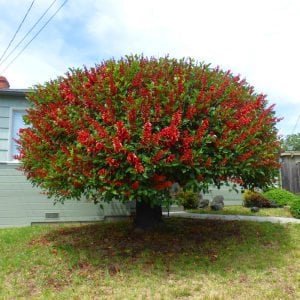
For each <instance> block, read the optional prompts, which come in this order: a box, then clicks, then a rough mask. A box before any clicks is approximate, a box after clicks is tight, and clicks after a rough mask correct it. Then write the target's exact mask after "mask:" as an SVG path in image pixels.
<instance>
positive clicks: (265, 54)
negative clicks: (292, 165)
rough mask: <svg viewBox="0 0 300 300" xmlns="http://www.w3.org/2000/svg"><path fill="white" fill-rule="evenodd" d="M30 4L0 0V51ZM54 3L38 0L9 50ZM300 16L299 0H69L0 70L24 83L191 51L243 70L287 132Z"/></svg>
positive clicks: (296, 103) (294, 98)
mask: <svg viewBox="0 0 300 300" xmlns="http://www.w3.org/2000/svg"><path fill="white" fill-rule="evenodd" d="M31 2H32V0H9V1H7V0H0V28H1V31H0V56H1V54H2V53H3V51H4V50H5V48H6V47H7V45H8V43H9V41H10V39H11V38H12V36H13V34H14V33H15V31H16V29H17V27H18V25H19V24H20V22H21V20H22V18H23V16H24V14H25V12H26V10H27V9H28V7H29V5H30V4H31ZM52 2H53V0H35V2H34V4H33V7H32V10H31V11H30V13H29V15H28V17H27V19H26V20H25V22H24V25H23V27H22V28H21V30H20V32H19V33H18V35H17V36H16V39H15V42H14V43H13V44H12V48H10V49H13V47H14V45H16V44H17V43H18V41H19V40H20V39H21V38H22V37H23V36H24V34H25V33H26V32H27V31H28V29H29V28H31V26H32V25H33V24H34V22H35V21H36V20H37V19H38V18H39V17H40V16H41V14H42V13H43V12H44V11H45V9H46V8H47V7H48V6H49V5H50V4H51V3H52ZM63 2H64V0H57V1H56V2H55V4H54V5H53V7H52V9H51V10H50V11H49V14H48V15H47V16H46V17H45V20H44V22H45V21H46V20H47V18H49V17H50V16H51V15H52V14H53V13H54V12H55V10H56V9H57V8H58V7H59V6H60V5H61V4H62V3H63ZM299 15H300V1H299V0H226V1H224V0H210V1H207V0H185V1H182V0H181V1H177V0H151V1H142V0H68V1H67V3H66V5H65V6H64V7H63V8H62V9H61V11H60V12H59V13H58V14H57V15H56V16H55V17H54V19H53V20H52V21H51V22H50V23H49V24H48V25H47V26H46V27H45V29H44V30H43V31H42V32H41V33H40V35H39V36H38V37H37V38H36V39H35V40H34V41H33V42H32V43H31V44H30V45H29V47H28V48H27V49H26V50H25V51H24V52H23V53H22V54H21V55H20V56H19V58H18V59H17V60H16V61H15V62H14V63H13V64H12V65H10V67H9V68H8V69H7V70H6V71H5V72H3V71H2V70H3V68H5V66H6V65H7V63H9V62H10V61H11V59H13V58H14V56H15V55H16V54H18V51H19V50H21V49H22V47H20V48H19V50H16V52H15V53H14V54H13V55H12V56H11V57H10V58H9V59H7V61H6V62H5V63H3V64H2V65H1V64H0V75H4V76H6V77H7V78H8V80H9V82H10V84H11V87H12V88H26V87H30V86H33V85H34V84H36V83H44V82H45V81H48V80H50V79H53V78H56V77H57V76H60V75H63V74H64V73H65V72H66V71H67V70H68V68H70V67H82V66H83V65H86V66H93V65H94V64H95V63H99V62H101V61H102V60H104V59H107V58H112V57H114V58H116V59H118V58H120V57H122V56H124V55H126V54H135V53H137V54H141V53H143V54H144V55H146V56H165V55H166V54H169V55H170V56H171V57H177V58H181V57H187V56H190V57H193V58H195V59H196V60H199V61H205V62H206V63H211V64H212V66H217V65H219V66H221V68H223V69H226V70H228V69H230V70H232V72H233V73H234V74H241V76H242V77H244V78H246V80H247V81H248V82H249V83H250V84H251V85H253V86H254V87H255V90H256V91H257V92H259V93H260V92H262V93H264V94H267V95H268V100H269V102H270V104H272V103H275V104H276V107H275V110H276V113H277V115H278V116H280V117H284V120H283V121H281V122H280V124H279V125H278V128H279V131H280V133H281V134H290V133H292V132H293V129H294V127H295V124H296V120H297V118H298V116H299V114H300V91H299V88H300V77H299V70H300V59H299V53H300V40H299V34H300V32H299V31H300V18H299ZM42 25H43V22H41V25H40V26H42ZM39 28H40V27H39V26H37V29H36V30H35V31H33V33H32V34H31V36H29V37H28V39H26V41H27V42H28V41H29V40H30V39H31V38H32V36H33V35H34V34H35V33H36V32H37V30H38V29H39ZM26 41H25V43H24V45H25V44H26ZM8 53H9V52H8ZM0 63H1V62H0ZM296 132H300V122H299V123H298V126H297V128H296V130H295V132H294V133H296Z"/></svg>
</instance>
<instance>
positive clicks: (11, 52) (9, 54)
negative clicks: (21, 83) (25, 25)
mask: <svg viewBox="0 0 300 300" xmlns="http://www.w3.org/2000/svg"><path fill="white" fill-rule="evenodd" d="M56 1H57V0H54V1H53V2H52V3H51V4H50V5H49V7H48V8H47V9H46V10H45V12H44V13H43V14H42V15H41V17H40V18H39V19H38V20H37V21H36V22H35V23H34V25H33V26H32V27H31V28H30V29H29V30H28V32H27V33H26V34H25V35H24V37H23V38H22V39H21V40H20V41H19V43H18V44H17V45H16V46H15V47H14V49H12V50H11V51H10V52H9V53H8V54H7V55H6V57H5V58H4V59H3V60H2V61H1V60H0V66H1V65H2V64H3V63H4V62H6V61H7V59H8V58H9V57H10V56H11V55H12V54H13V53H14V52H15V51H16V49H17V48H18V47H19V46H20V45H21V44H22V42H23V41H24V40H25V39H26V38H27V36H28V35H29V34H30V33H31V32H32V30H33V29H34V28H35V27H36V26H37V25H38V24H39V23H40V21H41V20H42V19H43V18H44V16H45V15H46V14H47V12H48V11H49V10H50V8H51V7H52V6H53V5H54V3H55V2H56Z"/></svg>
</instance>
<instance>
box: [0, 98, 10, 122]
mask: <svg viewBox="0 0 300 300" xmlns="http://www.w3.org/2000/svg"><path fill="white" fill-rule="evenodd" d="M0 101H1V100H0ZM9 111H10V109H9V106H3V105H1V102H0V118H1V117H6V118H8V117H9Z"/></svg>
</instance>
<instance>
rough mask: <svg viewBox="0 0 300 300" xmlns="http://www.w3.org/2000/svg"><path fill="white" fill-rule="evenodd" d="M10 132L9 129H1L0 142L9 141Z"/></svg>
mask: <svg viewBox="0 0 300 300" xmlns="http://www.w3.org/2000/svg"><path fill="white" fill-rule="evenodd" d="M8 135H9V131H8V128H1V129H0V140H6V141H7V140H8Z"/></svg>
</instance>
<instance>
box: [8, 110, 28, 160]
mask: <svg viewBox="0 0 300 300" xmlns="http://www.w3.org/2000/svg"><path fill="white" fill-rule="evenodd" d="M26 109H27V107H10V109H9V130H8V151H7V160H8V162H13V163H19V160H18V159H14V154H13V146H14V141H13V139H14V112H16V111H22V112H24V113H25V114H26Z"/></svg>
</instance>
